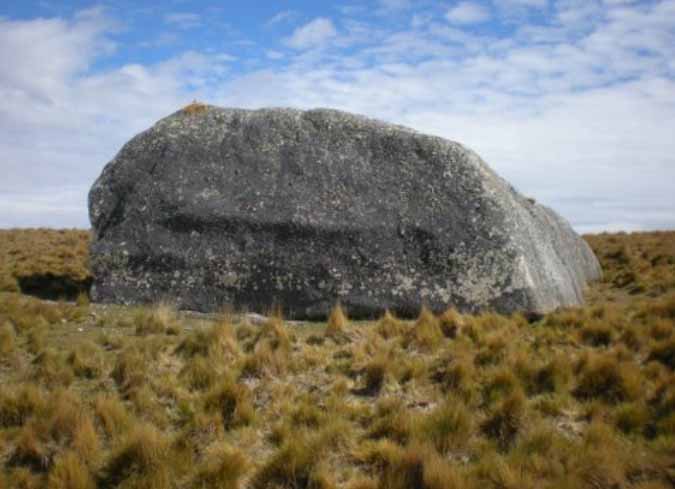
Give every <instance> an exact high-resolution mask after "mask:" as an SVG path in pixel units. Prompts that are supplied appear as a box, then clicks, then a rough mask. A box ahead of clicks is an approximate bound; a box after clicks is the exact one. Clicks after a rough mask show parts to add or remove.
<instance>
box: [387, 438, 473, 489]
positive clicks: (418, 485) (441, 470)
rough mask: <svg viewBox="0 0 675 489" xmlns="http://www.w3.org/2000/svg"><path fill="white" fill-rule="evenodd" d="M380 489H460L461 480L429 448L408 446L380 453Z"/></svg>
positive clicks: (456, 473) (464, 484)
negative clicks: (382, 461)
mask: <svg viewBox="0 0 675 489" xmlns="http://www.w3.org/2000/svg"><path fill="white" fill-rule="evenodd" d="M383 456H384V457H383V458H384V463H383V470H382V473H381V475H380V481H379V484H378V488H380V489H413V488H415V489H462V488H464V487H466V482H465V481H464V479H463V477H462V476H461V475H460V474H459V473H458V472H457V470H456V469H455V468H454V467H452V466H451V465H450V464H449V463H448V462H447V461H446V460H443V458H442V457H440V456H439V455H438V454H437V453H436V452H435V451H434V450H433V448H431V447H428V446H426V445H422V444H411V445H409V446H407V447H405V448H400V447H392V448H389V450H388V451H386V452H384V453H383Z"/></svg>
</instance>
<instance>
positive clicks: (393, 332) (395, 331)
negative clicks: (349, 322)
mask: <svg viewBox="0 0 675 489" xmlns="http://www.w3.org/2000/svg"><path fill="white" fill-rule="evenodd" d="M407 329H408V328H407V327H406V325H405V324H404V323H403V322H402V321H401V320H399V319H398V318H396V317H395V316H394V315H393V314H392V313H391V312H389V310H386V311H385V312H384V316H382V317H381V318H380V320H379V321H378V323H377V325H376V326H375V331H376V332H377V334H379V335H380V336H381V337H382V338H384V339H385V340H388V339H390V338H395V337H398V336H401V335H403V334H404V333H405V332H406V331H407Z"/></svg>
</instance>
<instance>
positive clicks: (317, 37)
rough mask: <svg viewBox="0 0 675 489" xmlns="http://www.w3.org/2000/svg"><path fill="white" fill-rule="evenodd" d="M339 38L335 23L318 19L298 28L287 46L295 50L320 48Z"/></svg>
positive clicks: (321, 18) (286, 41) (287, 42)
mask: <svg viewBox="0 0 675 489" xmlns="http://www.w3.org/2000/svg"><path fill="white" fill-rule="evenodd" d="M336 36H337V31H336V30H335V26H334V25H333V21H331V20H330V19H327V18H325V17H318V18H316V19H314V20H312V21H311V22H309V23H307V24H305V25H303V26H302V27H299V28H297V29H296V30H295V31H294V32H293V34H292V35H291V37H289V38H288V39H286V40H285V44H286V45H288V46H290V47H292V48H294V49H307V48H314V47H319V46H321V45H323V44H325V43H326V42H328V41H329V40H331V39H333V38H334V37H336Z"/></svg>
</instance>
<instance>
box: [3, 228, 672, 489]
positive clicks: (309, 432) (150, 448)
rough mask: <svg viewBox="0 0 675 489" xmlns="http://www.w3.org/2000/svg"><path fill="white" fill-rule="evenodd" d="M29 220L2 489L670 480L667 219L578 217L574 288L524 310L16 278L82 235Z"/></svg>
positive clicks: (7, 318)
mask: <svg viewBox="0 0 675 489" xmlns="http://www.w3.org/2000/svg"><path fill="white" fill-rule="evenodd" d="M31 232H32V233H34V234H33V235H23V236H18V237H17V236H14V234H13V233H16V232H13V231H6V232H2V234H0V259H1V260H2V265H3V267H4V270H5V271H4V272H3V273H4V275H3V277H4V278H6V279H7V280H6V281H5V282H3V284H5V285H6V286H3V287H0V288H4V290H5V292H0V488H3V489H4V488H27V489H29V488H38V487H48V488H55V489H65V488H95V487H102V488H148V489H164V488H189V487H190V488H191V487H196V488H211V487H213V488H216V487H217V488H239V487H240V488H252V489H256V488H264V487H278V488H333V487H346V488H350V489H366V488H368V489H369V488H373V489H392V488H401V489H404V488H428V489H436V488H439V489H440V488H450V489H452V488H505V489H507V488H514V489H515V488H518V489H522V488H551V489H553V488H556V489H557V488H594V489H597V488H641V489H648V488H649V489H657V488H667V487H673V485H674V484H675V375H674V374H673V369H675V333H674V331H673V330H674V321H675V233H665V232H664V233H644V234H631V235H627V234H615V235H606V234H605V235H597V236H589V237H587V239H588V241H589V242H590V243H591V245H592V247H593V248H594V250H595V252H596V254H597V255H598V257H599V258H600V260H601V261H602V264H603V268H604V270H605V277H604V279H603V281H602V282H600V283H598V284H595V285H594V286H593V288H592V289H591V290H589V293H588V305H587V306H586V307H584V308H573V309H565V310H560V311H557V312H555V313H552V314H549V315H547V316H545V317H544V318H542V319H541V320H538V321H536V322H532V323H528V321H526V320H525V318H523V317H521V316H519V315H514V316H510V317H505V316H500V315H497V314H492V313H485V314H481V315H478V316H467V315H462V314H459V313H458V312H457V311H454V310H452V309H449V310H448V311H446V312H445V313H444V314H442V315H438V316H437V315H434V314H432V313H431V312H430V311H427V310H423V311H421V312H420V315H419V318H418V319H417V320H415V321H401V320H399V319H397V318H395V317H393V316H392V315H391V314H386V315H385V316H384V317H382V318H381V319H380V320H379V321H374V322H360V323H355V322H350V321H349V319H348V311H342V310H339V309H337V308H336V310H335V311H334V312H333V314H331V317H330V318H329V320H328V322H327V323H326V324H303V323H291V322H287V321H284V320H283V319H282V318H278V317H271V318H270V319H269V320H268V321H267V322H266V323H264V324H262V325H253V324H250V323H248V322H247V321H246V319H245V317H242V316H239V315H236V314H232V313H227V312H223V313H222V314H219V315H213V316H205V315H196V314H187V313H178V312H176V311H175V310H174V309H173V308H172V307H171V306H170V305H168V304H158V305H156V306H154V307H148V308H123V307H112V306H98V305H89V304H88V303H87V301H86V297H84V296H80V298H79V300H78V301H76V302H68V303H66V302H49V301H42V300H39V299H36V298H33V297H29V296H27V295H25V294H21V293H19V292H20V287H19V282H18V281H17V280H16V278H17V276H20V274H21V273H24V271H25V270H32V272H31V273H32V274H46V273H50V271H51V272H54V271H56V270H59V271H60V272H61V273H63V271H64V270H68V267H71V266H74V267H75V268H73V269H72V270H73V271H72V273H73V274H79V273H82V270H85V272H84V274H85V275H86V261H85V260H86V254H85V253H84V252H82V251H81V250H82V248H78V247H80V246H81V244H82V243H83V242H84V243H86V237H84V238H83V237H81V236H82V235H79V234H78V232H55V233H61V237H59V238H58V240H57V242H58V243H61V244H62V245H61V246H54V247H51V248H50V246H51V245H50V244H49V243H50V242H52V241H49V239H47V238H45V239H46V240H47V241H48V242H38V241H39V237H40V236H50V235H51V233H52V232H47V233H44V232H42V231H21V232H18V233H19V234H21V233H31ZM71 234H72V235H71ZM51 236H53V235H51ZM78 236H79V237H78ZM21 239H30V240H31V246H30V247H26V246H24V245H19V246H18V247H19V248H30V249H32V250H43V251H42V252H38V253H36V254H31V251H30V250H23V251H21V253H17V252H16V251H15V252H12V250H16V248H17V244H16V243H19V242H20V240H21ZM36 240H37V241H36ZM33 241H35V242H33ZM52 243H53V242H52ZM63 243H73V246H74V247H75V248H76V250H71V251H72V254H69V255H64V256H63V257H61V258H56V257H57V256H59V255H60V254H61V253H62V252H63V251H57V250H63V249H67V248H68V245H63ZM84 248H86V246H84ZM77 250H80V251H77ZM67 260H70V264H69V265H66V261H67ZM78 260H80V261H79V266H78V265H73V264H74V263H77V262H78ZM68 273H71V272H67V271H66V272H65V275H66V276H67V274H68ZM24 275H25V274H24ZM78 276H79V275H78ZM12 279H13V280H15V282H14V284H15V285H14V286H12V283H13V282H12Z"/></svg>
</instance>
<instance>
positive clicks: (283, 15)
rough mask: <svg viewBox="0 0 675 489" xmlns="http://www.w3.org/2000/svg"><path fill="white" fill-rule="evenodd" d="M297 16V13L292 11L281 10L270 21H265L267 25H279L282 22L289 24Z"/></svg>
mask: <svg viewBox="0 0 675 489" xmlns="http://www.w3.org/2000/svg"><path fill="white" fill-rule="evenodd" d="M297 16H298V13H297V12H295V11H294V10H283V11H281V12H279V13H278V14H276V15H275V16H273V17H272V18H271V19H270V20H268V21H267V25H274V24H280V23H282V22H290V21H291V20H293V19H295V18H296V17H297Z"/></svg>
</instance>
